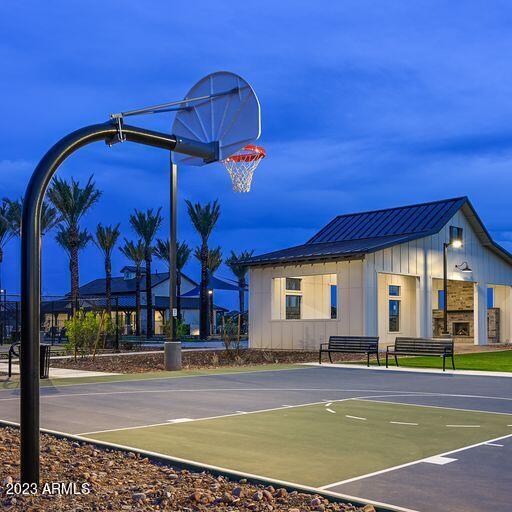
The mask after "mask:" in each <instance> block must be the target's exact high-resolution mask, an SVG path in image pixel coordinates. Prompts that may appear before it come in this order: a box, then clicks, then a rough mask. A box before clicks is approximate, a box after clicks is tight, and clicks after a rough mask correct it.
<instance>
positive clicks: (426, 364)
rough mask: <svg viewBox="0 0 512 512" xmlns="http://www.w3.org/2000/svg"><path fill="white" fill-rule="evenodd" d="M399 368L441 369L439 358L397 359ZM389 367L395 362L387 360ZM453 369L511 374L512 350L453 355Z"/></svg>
mask: <svg viewBox="0 0 512 512" xmlns="http://www.w3.org/2000/svg"><path fill="white" fill-rule="evenodd" d="M398 363H399V364H400V366H410V367H423V368H442V367H443V359H442V358H441V357H399V358H398ZM389 364H390V366H394V364H395V361H394V360H393V359H392V358H391V357H390V358H389ZM446 368H448V369H451V360H450V359H447V360H446ZM455 368H456V369H457V370H480V371H488V372H512V350H498V351H496V352H474V353H471V354H455Z"/></svg>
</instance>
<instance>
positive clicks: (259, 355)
mask: <svg viewBox="0 0 512 512" xmlns="http://www.w3.org/2000/svg"><path fill="white" fill-rule="evenodd" d="M360 359H361V356H360V355H359V354H333V360H334V361H335V362H342V361H357V360H360ZM182 360H183V368H184V369H191V370H192V369H202V368H221V367H226V366H235V367H236V366H240V367H243V366H254V365H268V364H275V363H280V364H293V363H308V362H315V361H318V352H316V351H315V352H302V351H301V352H299V351H285V350H273V351H268V350H254V349H244V350H241V351H240V352H239V353H238V354H228V353H226V352H225V351H223V350H201V351H183V353H182ZM51 366H52V367H54V368H70V369H75V370H94V371H104V372H114V373H144V372H152V371H159V370H164V358H163V355H162V353H161V352H160V353H155V354H137V353H136V352H134V353H133V354H130V355H123V356H116V355H112V356H103V357H97V358H95V359H92V357H83V358H78V359H77V360H76V361H74V360H73V359H52V361H51Z"/></svg>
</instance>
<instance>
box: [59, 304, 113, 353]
mask: <svg viewBox="0 0 512 512" xmlns="http://www.w3.org/2000/svg"><path fill="white" fill-rule="evenodd" d="M65 327H66V333H67V337H68V341H67V342H66V345H65V347H66V350H68V351H69V352H72V353H73V356H74V358H75V360H76V358H77V356H78V354H80V355H81V356H84V355H86V354H91V353H92V354H93V356H95V355H96V352H97V350H98V346H99V343H100V340H101V335H102V334H103V341H104V340H105V336H106V335H107V334H108V333H109V331H111V330H112V329H115V327H114V326H113V323H112V320H111V319H110V318H109V316H108V314H107V313H106V312H101V313H93V312H92V311H89V312H87V313H85V312H84V311H77V312H76V313H75V315H74V316H73V318H71V319H70V320H68V321H67V322H66V323H65Z"/></svg>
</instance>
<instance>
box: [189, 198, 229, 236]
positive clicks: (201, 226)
mask: <svg viewBox="0 0 512 512" xmlns="http://www.w3.org/2000/svg"><path fill="white" fill-rule="evenodd" d="M185 202H186V203H187V209H188V215H189V217H190V220H191V221H192V224H193V225H194V228H195V230H196V231H197V232H198V233H199V236H200V237H201V240H202V241H203V242H206V241H207V240H208V238H209V237H210V235H211V233H212V231H213V229H214V228H215V225H216V224H217V221H218V220H219V216H220V205H219V202H218V201H217V200H215V201H213V203H206V204H205V205H204V206H203V205H201V204H200V203H196V204H192V203H191V202H190V201H188V200H187V201H185Z"/></svg>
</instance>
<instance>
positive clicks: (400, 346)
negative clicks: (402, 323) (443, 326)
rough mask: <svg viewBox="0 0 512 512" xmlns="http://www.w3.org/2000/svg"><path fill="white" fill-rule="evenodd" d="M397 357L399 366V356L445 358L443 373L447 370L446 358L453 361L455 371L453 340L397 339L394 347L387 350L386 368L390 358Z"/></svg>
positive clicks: (391, 346)
mask: <svg viewBox="0 0 512 512" xmlns="http://www.w3.org/2000/svg"><path fill="white" fill-rule="evenodd" d="M390 355H392V356H394V357H395V363H396V365H397V366H398V356H433V357H442V358H443V372H444V371H445V369H446V358H447V357H450V358H451V360H452V368H453V369H454V370H455V361H454V359H453V355H454V345H453V338H445V339H431V338H396V340H395V344H394V345H389V346H388V347H387V349H386V368H387V367H388V359H389V356H390Z"/></svg>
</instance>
